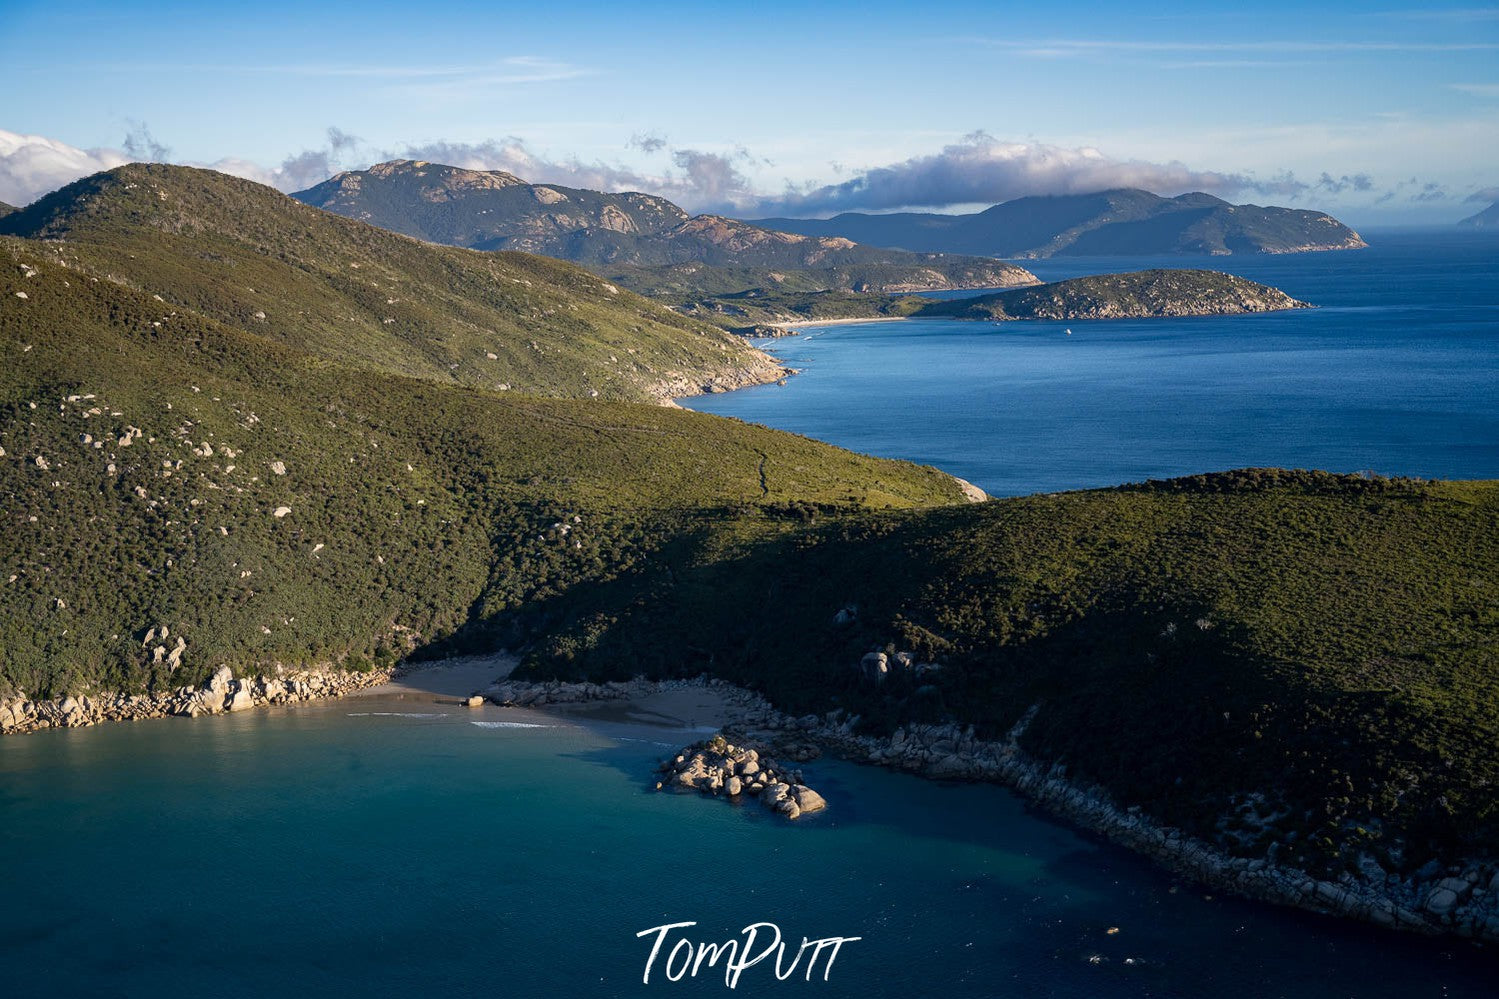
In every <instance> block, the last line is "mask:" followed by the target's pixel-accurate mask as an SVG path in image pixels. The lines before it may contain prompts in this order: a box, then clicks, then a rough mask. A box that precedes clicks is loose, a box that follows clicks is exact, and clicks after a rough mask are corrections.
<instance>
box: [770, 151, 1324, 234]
mask: <svg viewBox="0 0 1499 999" xmlns="http://www.w3.org/2000/svg"><path fill="white" fill-rule="evenodd" d="M1303 186H1304V185H1303ZM1117 187H1138V188H1143V189H1145V190H1147V191H1154V192H1156V193H1159V194H1181V193H1184V192H1186V191H1208V192H1214V193H1229V192H1233V191H1240V190H1244V189H1251V188H1252V189H1260V187H1259V185H1257V184H1256V183H1255V182H1254V181H1252V180H1251V179H1250V178H1247V177H1245V176H1242V175H1239V174H1227V173H1218V172H1214V171H1204V170H1193V169H1191V168H1189V167H1187V166H1185V165H1184V164H1181V163H1175V162H1173V163H1153V162H1149V161H1145V160H1119V159H1114V158H1111V157H1109V156H1106V155H1104V154H1103V153H1102V152H1100V151H1099V150H1097V149H1093V148H1089V147H1076V148H1066V147H1062V146H1051V145H1045V144H1042V143H1034V142H1003V141H1000V140H998V139H996V138H994V137H993V136H991V135H988V134H986V133H983V132H975V133H973V134H971V135H969V136H967V137H965V138H964V139H963V140H962V141H960V142H956V143H953V144H950V145H948V146H945V147H944V148H943V149H942V150H941V151H940V152H937V153H930V154H926V155H922V156H914V157H912V158H910V159H908V160H905V161H904V162H901V163H894V164H891V165H889V166H882V167H875V168H871V169H866V170H863V171H861V172H859V173H858V174H857V175H855V176H854V177H852V178H851V179H849V180H846V181H843V182H841V183H838V184H827V185H823V186H820V187H804V188H801V189H796V188H793V189H790V190H788V191H787V192H786V193H785V194H783V195H780V196H778V197H766V198H761V199H758V202H757V204H756V205H755V208H756V210H757V211H759V212H762V213H764V214H826V213H830V212H840V211H881V210H888V209H894V208H943V207H947V206H951V205H967V204H997V203H999V202H1001V201H1008V200H1010V199H1012V198H1020V197H1025V196H1027V195H1036V194H1082V193H1088V192H1092V191H1101V190H1105V189H1108V188H1117Z"/></svg>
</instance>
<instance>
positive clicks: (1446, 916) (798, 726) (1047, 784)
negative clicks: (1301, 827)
mask: <svg viewBox="0 0 1499 999" xmlns="http://www.w3.org/2000/svg"><path fill="white" fill-rule="evenodd" d="M874 665H875V666H876V667H877V664H874ZM868 668H869V664H861V669H868ZM687 687H703V688H707V689H710V690H713V691H716V692H718V693H719V694H720V695H721V696H722V698H723V704H724V707H725V712H726V716H727V721H726V723H725V724H724V725H723V726H722V738H723V739H724V740H725V743H724V750H716V749H714V748H713V747H712V746H709V747H707V749H708V750H709V751H708V752H706V753H703V752H702V747H688V749H686V750H684V751H683V752H681V753H679V754H677V755H676V757H675V758H674V759H673V760H672V761H670V762H669V763H668V764H667V765H666V766H667V770H666V771H664V772H665V773H666V775H667V778H668V779H663V780H662V781H661V783H662V784H663V785H668V784H669V780H670V779H673V778H672V776H671V775H673V774H678V775H680V774H683V773H686V774H688V776H689V781H690V784H691V786H692V787H694V788H696V789H698V790H700V791H704V792H705V793H709V794H714V793H717V794H720V795H723V794H725V793H726V792H727V788H726V787H725V784H726V782H727V779H728V777H729V776H731V775H730V774H729V773H728V770H727V769H726V768H725V766H724V763H722V762H718V761H719V760H720V759H723V760H724V761H725V762H727V761H728V760H729V759H730V758H732V757H736V756H738V757H743V758H745V759H747V758H748V756H747V754H745V753H744V752H743V751H742V749H741V748H740V747H742V746H744V745H746V744H751V745H758V746H764V747H767V748H766V750H763V751H757V762H759V761H761V760H763V754H764V752H773V753H776V754H778V755H781V756H784V757H787V758H793V759H797V758H799V759H807V758H809V757H810V756H814V755H815V754H816V753H817V752H818V751H819V750H820V749H826V750H827V751H830V752H833V753H835V754H837V755H839V756H841V757H844V758H846V759H849V760H852V761H854V762H858V763H868V764H873V765H876V766H883V767H887V768H890V769H893V770H900V771H903V772H907V773H913V774H917V775H920V776H923V777H928V778H931V779H934V780H950V781H984V782H990V783H996V784H1002V785H1004V786H1006V787H1009V788H1011V789H1013V790H1014V791H1016V792H1018V793H1020V794H1022V795H1024V796H1025V797H1027V798H1028V799H1030V800H1031V801H1033V802H1035V803H1036V804H1038V805H1040V806H1041V807H1042V808H1044V809H1045V810H1046V811H1048V812H1050V813H1051V814H1053V815H1055V816H1057V817H1059V818H1062V819H1065V820H1067V821H1069V822H1072V823H1074V824H1076V825H1078V826H1080V827H1081V828H1083V829H1086V830H1088V831H1090V832H1093V833H1096V834H1098V835H1101V836H1103V837H1104V838H1106V839H1108V840H1110V841H1112V842H1115V843H1118V844H1120V845H1122V846H1125V847H1128V848H1130V849H1132V850H1134V851H1136V852H1138V853H1142V854H1144V855H1145V856H1147V857H1150V858H1151V859H1152V860H1154V861H1156V862H1157V863H1158V864H1160V865H1161V866H1162V867H1165V868H1166V869H1168V870H1170V871H1171V872H1172V873H1174V874H1177V875H1179V876H1181V877H1183V878H1187V879H1190V880H1192V881H1194V882H1197V883H1199V884H1202V885H1206V886H1210V887H1213V888H1217V889H1220V890H1224V891H1230V892H1234V893H1236V894H1239V895H1243V896H1246V897H1249V898H1254V899H1258V900H1261V901H1266V902H1273V903H1276V904H1279V905H1288V906H1293V907H1295V908H1298V909H1305V910H1309V911H1312V912H1320V913H1324V914H1328V915H1337V916H1344V917H1348V918H1352V919H1357V920H1361V921H1364V922H1369V923H1374V924H1376V925H1379V926H1384V927H1388V928H1391V929H1399V930H1405V931H1410V932H1416V933H1424V934H1446V935H1453V936H1459V937H1466V938H1469V939H1475V940H1483V941H1499V858H1496V857H1485V858H1471V859H1469V860H1467V861H1464V862H1462V863H1456V864H1440V863H1437V862H1435V861H1433V862H1431V863H1428V864H1426V865H1425V866H1423V867H1422V868H1420V869H1419V870H1418V871H1417V872H1416V873H1414V874H1412V875H1409V876H1401V875H1399V874H1394V873H1389V872H1386V871H1384V870H1383V869H1381V868H1379V866H1378V865H1377V864H1375V863H1374V862H1373V861H1372V860H1370V861H1367V862H1366V863H1364V864H1362V865H1361V866H1360V870H1359V873H1358V874H1353V873H1344V874H1342V875H1341V876H1339V877H1338V878H1336V879H1333V880H1329V879H1324V878H1319V877H1317V876H1314V875H1312V874H1310V873H1308V872H1306V871H1304V870H1301V869H1299V868H1296V867H1293V866H1289V865H1285V864H1281V863H1278V862H1277V861H1276V860H1275V859H1273V856H1272V857H1262V858H1250V857H1238V856H1233V855H1231V854H1230V853H1228V852H1226V851H1224V850H1222V849H1220V848H1218V847H1217V846H1214V845H1213V844H1211V843H1208V842H1206V841H1204V840H1201V839H1198V838H1195V837H1192V836H1189V835H1187V834H1185V833H1183V832H1182V831H1181V830H1180V829H1176V828H1173V827H1171V826H1167V825H1164V824H1163V823H1161V822H1158V821H1157V820H1155V819H1153V818H1152V817H1150V816H1149V815H1146V814H1144V813H1143V812H1142V811H1141V810H1140V809H1139V808H1137V807H1131V808H1125V807H1121V806H1120V805H1119V804H1117V803H1116V802H1115V801H1114V800H1113V799H1112V798H1111V796H1110V795H1108V793H1107V792H1105V791H1104V790H1103V789H1101V788H1098V787H1094V786H1088V785H1085V784H1082V783H1080V782H1078V781H1075V780H1073V779H1072V778H1071V777H1070V776H1069V774H1068V772H1067V768H1066V766H1064V765H1059V764H1050V763H1047V762H1045V761H1042V760H1037V759H1035V758H1033V757H1031V756H1030V755H1029V754H1027V753H1026V752H1025V751H1024V750H1023V749H1022V748H1021V747H1020V738H1021V735H1022V734H1023V733H1024V731H1025V727H1026V725H1027V724H1028V723H1029V722H1030V720H1031V717H1032V715H1033V713H1034V709H1033V710H1032V712H1031V713H1027V714H1026V716H1024V717H1022V718H1021V719H1020V720H1019V721H1018V722H1017V723H1016V724H1015V726H1014V727H1013V728H1012V729H1011V730H1010V732H1009V733H1007V735H1006V737H1005V738H1004V739H1003V740H983V739H979V738H976V737H975V735H974V730H973V728H972V727H971V726H970V727H966V728H965V727H960V726H957V725H908V726H903V727H901V728H897V729H896V730H895V731H894V732H892V733H891V734H890V735H887V736H877V735H861V734H858V733H857V729H858V723H859V718H858V717H857V716H854V717H848V716H846V715H844V714H843V713H842V712H839V711H833V712H829V713H827V714H825V715H813V714H809V715H804V716H801V717H793V716H790V715H787V714H784V713H783V712H780V711H778V710H776V709H775V708H774V707H773V706H772V705H771V704H770V703H769V702H768V701H766V700H765V699H764V698H762V697H760V696H759V695H758V694H756V693H754V692H752V691H748V690H743V689H741V688H737V687H734V686H733V685H731V684H728V683H725V682H723V681H721V680H717V679H710V678H707V677H703V678H699V679H697V680H672V681H648V680H644V679H636V680H633V681H629V682H616V683H607V684H592V683H568V682H564V681H557V680H552V681H544V682H537V683H527V682H524V681H508V682H506V683H504V684H501V685H499V686H497V687H494V688H491V689H490V690H489V691H486V692H484V696H486V698H487V699H488V700H490V701H492V702H493V703H496V704H501V705H513V706H528V707H546V706H548V705H559V704H578V703H583V702H587V701H591V700H599V699H614V700H624V699H628V698H631V697H637V696H646V695H649V694H652V693H656V692H660V691H664V690H672V689H680V688H687ZM729 747H733V752H728V748H729ZM699 753H702V756H701V758H699V755H698V754H699ZM735 765H736V766H737V765H738V764H737V763H736V764H735ZM715 766H716V767H717V768H718V773H717V776H718V780H719V783H718V787H717V788H714V787H713V776H714V773H713V769H712V768H713V767H715ZM698 771H701V772H698ZM732 776H737V777H739V779H740V781H741V793H743V789H744V785H743V780H744V777H743V775H742V772H740V771H736V772H735V773H734V774H732ZM792 776H793V777H794V776H797V775H795V774H793V775H792ZM674 779H676V780H677V781H678V783H679V784H680V783H681V777H680V776H678V777H675V778H674ZM782 783H789V782H786V781H784V780H783V781H782ZM760 793H761V794H762V795H763V793H764V791H763V788H762V790H761V792H760ZM784 797H786V798H789V797H790V792H789V790H788V792H787V794H786V795H785V796H784ZM772 807H776V806H774V805H773V806H772ZM798 808H799V810H804V809H801V806H800V803H799V802H798Z"/></svg>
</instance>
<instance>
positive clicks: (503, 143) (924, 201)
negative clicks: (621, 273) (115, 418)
mask: <svg viewBox="0 0 1499 999" xmlns="http://www.w3.org/2000/svg"><path fill="white" fill-rule="evenodd" d="M129 124H130V131H129V133H128V134H127V135H126V136H125V137H124V139H123V141H122V142H121V145H120V148H118V149H115V148H95V149H80V148H77V147H74V146H70V145H68V144H67V143H64V142H61V141H58V140H56V139H52V138H48V137H45V136H39V135H21V134H18V133H14V132H7V131H4V130H0V201H5V202H8V203H10V204H14V205H25V204H27V203H29V202H31V201H33V200H35V199H36V198H37V197H39V196H41V195H43V194H45V193H47V192H49V191H52V190H55V189H56V188H58V187H61V186H62V185H64V184H67V183H69V182H71V181H73V180H76V179H77V178H79V177H82V176H85V175H87V174H90V173H94V172H97V171H99V170H107V169H110V168H111V167H115V166H119V165H121V164H123V163H127V162H131V161H132V160H153V161H171V158H172V150H171V148H170V147H169V146H167V145H165V144H164V143H162V142H160V141H158V140H157V139H156V138H155V137H154V136H153V135H152V134H151V132H150V130H149V129H148V128H147V127H146V125H145V124H144V123H141V122H130V123H129ZM627 149H629V150H630V151H632V152H633V153H634V154H636V157H635V158H636V160H637V161H640V162H643V163H644V164H645V165H644V166H642V165H633V166H632V165H626V164H624V163H620V162H614V163H609V162H605V161H603V160H592V161H589V160H584V159H582V158H579V157H576V156H571V157H568V156H564V157H556V156H551V155H548V154H546V153H543V152H539V151H537V150H535V149H534V148H532V147H531V146H530V145H528V144H527V142H526V141H525V140H524V139H521V138H518V137H515V136H508V137H505V138H502V139H489V140H485V141H483V142H449V141H441V140H439V141H428V142H419V143H403V144H397V145H395V146H389V147H380V146H374V145H371V144H369V143H366V142H365V141H364V140H362V139H360V138H359V137H358V136H355V135H351V134H349V133H348V132H345V131H343V130H341V129H339V128H329V129H328V130H327V133H326V136H325V141H324V142H323V144H322V145H320V146H318V147H316V148H308V149H303V150H301V151H298V152H295V153H292V154H290V155H288V156H286V157H285V158H284V159H283V160H282V161H281V162H280V163H279V164H276V165H274V166H266V165H264V164H261V163H256V162H253V161H250V160H246V159H241V158H236V157H224V158H221V159H218V160H215V161H212V162H199V163H193V164H191V165H194V166H206V167H210V168H212V169H215V170H221V171H223V172H225V173H230V174H234V175H236V176H240V177H245V178H248V179H250V180H255V181H258V182H260V183H263V184H268V185H270V186H272V187H275V188H277V189H279V190H281V191H286V192H292V191H299V190H303V189H305V188H308V187H311V186H313V185H314V184H317V183H319V182H321V181H323V180H325V179H327V178H328V177H330V176H332V175H333V174H335V173H337V172H339V171H340V170H344V169H356V168H361V167H364V166H368V165H369V164H371V163H375V162H379V161H381V160H388V159H397V158H401V159H419V160H430V161H433V162H437V163H446V164H450V165H453V166H458V167H464V168H466V169H473V170H504V171H506V172H509V173H512V174H515V175H516V176H518V177H520V178H522V179H523V180H526V181H529V182H532V183H544V184H559V185H563V186H568V187H579V188H589V189H594V190H602V191H645V192H648V193H651V194H658V195H661V196H663V197H666V198H669V199H671V200H672V201H675V202H677V203H678V204H680V205H682V206H683V207H684V208H687V209H688V210H690V211H694V212H717V213H722V214H729V215H739V216H743V217H764V216H770V215H782V216H816V215H831V214H835V213H838V212H844V211H859V212H880V211H892V210H896V209H917V210H928V211H930V210H939V211H940V210H942V209H944V208H951V207H958V206H974V205H991V204H998V203H1000V202H1003V201H1009V200H1011V199H1013V198H1019V197H1026V196H1030V195H1048V194H1082V193H1088V192H1092V191H1100V190H1106V189H1110V188H1121V187H1133V188H1142V189H1144V190H1147V191H1151V192H1153V193H1156V194H1160V195H1166V196H1171V195H1176V194H1182V193H1185V192H1188V191H1205V192H1207V193H1209V194H1216V195H1218V196H1220V197H1223V198H1230V199H1231V198H1235V197H1250V198H1254V197H1258V198H1266V199H1269V198H1273V199H1276V200H1278V201H1285V202H1290V203H1292V204H1293V205H1294V204H1303V205H1308V206H1310V205H1313V204H1315V203H1316V202H1318V201H1327V200H1329V199H1337V200H1345V199H1348V198H1356V199H1360V200H1362V201H1365V202H1367V203H1369V204H1373V205H1388V204H1390V203H1391V202H1408V203H1410V204H1423V203H1431V202H1435V201H1440V200H1442V199H1444V198H1447V197H1448V194H1449V192H1447V191H1446V190H1445V189H1443V188H1442V187H1441V185H1438V184H1434V183H1431V182H1429V181H1420V182H1418V181H1417V180H1416V178H1400V179H1399V180H1397V181H1392V182H1389V183H1387V184H1385V185H1384V186H1383V187H1380V186H1379V185H1377V184H1376V182H1375V180H1374V178H1372V177H1370V176H1369V175H1367V174H1364V173H1337V174H1334V173H1333V172H1330V171H1329V172H1323V173H1322V174H1321V175H1320V176H1319V177H1318V178H1317V179H1316V180H1313V181H1302V180H1299V179H1298V178H1297V177H1295V176H1294V175H1293V174H1291V173H1289V172H1285V173H1281V174H1278V175H1275V176H1272V177H1268V178H1259V177H1255V176H1253V175H1250V174H1246V173H1234V172H1221V171H1213V170H1198V169H1194V168H1192V167H1189V166H1187V165H1186V164H1183V163H1179V162H1168V163H1157V162H1151V161H1148V160H1141V159H1119V158H1116V157H1111V156H1109V155H1107V154H1105V153H1104V152H1102V151H1100V150H1098V149H1093V148H1089V147H1066V146H1058V145H1049V144H1045V143H1038V142H1011V141H1004V140H1000V139H997V138H995V137H994V136H992V135H989V134H988V133H985V132H973V133H971V134H969V135H967V136H965V137H963V138H962V139H961V140H959V141H957V142H954V143H951V144H949V145H946V146H943V147H942V148H941V149H939V150H937V151H936V152H933V153H929V154H924V155H918V156H913V157H911V158H908V159H906V160H903V161H900V162H897V163H891V164H887V165H884V166H878V167H873V168H867V169H862V170H853V171H851V172H850V175H849V176H848V177H847V178H846V179H844V180H840V181H839V182H837V183H831V184H823V183H817V182H805V183H801V184H796V183H791V182H788V183H786V185H785V187H784V188H783V189H782V190H781V191H780V192H779V193H768V192H766V191H764V190H762V189H760V188H759V187H757V186H756V184H755V182H754V180H753V175H755V174H757V173H766V172H769V170H771V169H773V168H774V164H772V163H770V162H769V161H768V160H765V159H762V158H759V157H756V156H755V155H754V154H753V153H751V152H750V151H749V150H748V149H746V148H744V147H742V146H736V147H731V148H730V149H728V150H727V151H712V150H702V149H694V148H688V147H680V146H676V145H674V144H672V143H671V142H670V141H669V140H668V139H667V138H666V137H664V136H661V135H658V134H654V133H648V134H644V135H635V136H632V137H631V139H630V142H629V144H628V146H627ZM655 163H659V164H660V166H659V168H657V167H653V166H652V164H655ZM1454 195H1455V197H1460V196H1461V192H1454Z"/></svg>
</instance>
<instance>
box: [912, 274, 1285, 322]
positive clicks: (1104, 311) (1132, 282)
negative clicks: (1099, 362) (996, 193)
mask: <svg viewBox="0 0 1499 999" xmlns="http://www.w3.org/2000/svg"><path fill="white" fill-rule="evenodd" d="M1309 308H1312V306H1311V305H1310V304H1309V303H1307V302H1301V301H1298V300H1296V299H1294V298H1292V297H1291V296H1290V295H1287V294H1286V293H1285V292H1283V291H1281V290H1279V289H1278V288H1272V287H1270V286H1269V285H1264V284H1259V283H1257V282H1254V281H1249V280H1246V279H1244V278H1241V277H1235V276H1234V275H1232V274H1224V273H1222V272H1220V271H1207V270H1162V269H1157V270H1148V271H1132V272H1130V273H1128V274H1096V275H1091V276H1089V277H1080V278H1072V279H1071V280H1068V281H1056V282H1054V283H1052V284H1043V285H1037V286H1036V287H1033V288H1014V289H1011V290H1009V291H1002V292H998V293H996V294H993V295H983V296H980V297H978V298H964V299H959V300H957V301H952V302H933V303H931V304H929V305H925V306H923V307H922V308H920V309H918V310H917V311H916V312H914V313H913V315H915V316H918V317H937V316H951V317H952V318H954V319H992V320H1006V319H1147V318H1155V317H1166V316H1228V315H1237V314H1239V313H1244V312H1276V311H1279V310H1281V309H1309Z"/></svg>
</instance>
